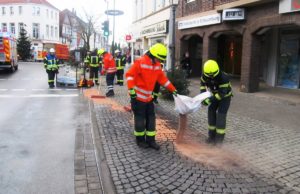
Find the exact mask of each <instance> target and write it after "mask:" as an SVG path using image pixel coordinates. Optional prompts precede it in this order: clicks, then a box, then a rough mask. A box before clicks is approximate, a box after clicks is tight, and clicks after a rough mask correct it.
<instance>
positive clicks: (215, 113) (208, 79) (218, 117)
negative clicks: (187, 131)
mask: <svg viewBox="0 0 300 194" xmlns="http://www.w3.org/2000/svg"><path fill="white" fill-rule="evenodd" d="M207 89H208V90H209V91H210V92H211V93H212V96H211V97H209V98H207V99H205V100H204V101H203V102H202V104H203V105H206V106H208V139H207V143H213V144H218V143H222V142H223V140H224V137H225V133H226V116H227V111H228V109H229V106H230V101H231V97H232V89H231V84H230V80H229V77H228V76H227V74H225V73H224V72H222V71H220V69H219V66H218V64H217V62H216V61H214V60H208V61H206V62H205V64H204V66H203V74H202V76H201V84H200V93H203V92H206V91H207Z"/></svg>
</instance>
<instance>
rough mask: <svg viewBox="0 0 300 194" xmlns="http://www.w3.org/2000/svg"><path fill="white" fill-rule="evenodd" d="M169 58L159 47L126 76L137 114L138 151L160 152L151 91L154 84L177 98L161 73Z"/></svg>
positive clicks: (170, 84)
mask: <svg viewBox="0 0 300 194" xmlns="http://www.w3.org/2000/svg"><path fill="white" fill-rule="evenodd" d="M166 57H167V48H166V47H165V46H164V45H163V44H161V43H157V44H155V45H153V46H152V47H151V48H150V50H149V51H148V52H146V54H145V55H143V56H142V57H141V58H139V59H137V60H136V61H135V62H134V64H133V65H132V66H131V68H130V69H129V70H128V71H127V73H126V80H127V87H128V90H129V95H130V97H131V108H132V110H133V113H134V135H135V136H136V142H137V145H138V146H139V147H142V148H147V147H150V148H153V149H156V150H159V149H160V146H159V145H158V144H157V143H156V141H155V135H156V131H155V112H154V104H153V97H152V91H153V89H154V86H155V83H156V82H158V83H159V84H160V85H162V86H164V87H165V88H167V89H168V90H169V91H170V92H172V93H173V94H174V95H177V91H176V89H175V87H174V86H173V84H172V83H171V82H170V81H169V80H168V78H167V77H166V76H165V74H164V72H163V71H162V69H161V63H160V62H162V61H165V60H166Z"/></svg>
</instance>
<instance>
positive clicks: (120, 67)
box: [115, 49, 126, 86]
mask: <svg viewBox="0 0 300 194" xmlns="http://www.w3.org/2000/svg"><path fill="white" fill-rule="evenodd" d="M115 61H116V66H117V84H118V85H119V86H123V84H124V67H125V65H126V56H124V55H122V53H121V51H120V50H119V49H117V50H116V51H115Z"/></svg>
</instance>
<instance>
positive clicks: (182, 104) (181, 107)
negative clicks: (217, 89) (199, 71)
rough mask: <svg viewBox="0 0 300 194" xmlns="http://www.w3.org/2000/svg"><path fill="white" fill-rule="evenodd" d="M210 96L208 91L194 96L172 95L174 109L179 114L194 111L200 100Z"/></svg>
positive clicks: (197, 107) (198, 106)
mask: <svg viewBox="0 0 300 194" xmlns="http://www.w3.org/2000/svg"><path fill="white" fill-rule="evenodd" d="M210 96H211V94H210V92H204V93H201V94H198V95H197V96H195V97H194V98H191V97H188V96H184V95H179V94H177V96H174V101H175V111H176V112H178V113H179V114H188V113H193V112H196V111H197V110H199V108H200V107H201V102H202V101H203V100H205V99H206V98H208V97H210Z"/></svg>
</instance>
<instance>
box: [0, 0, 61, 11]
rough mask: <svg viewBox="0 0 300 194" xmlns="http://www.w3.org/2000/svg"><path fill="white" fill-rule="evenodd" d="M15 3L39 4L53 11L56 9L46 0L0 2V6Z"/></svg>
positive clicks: (8, 0)
mask: <svg viewBox="0 0 300 194" xmlns="http://www.w3.org/2000/svg"><path fill="white" fill-rule="evenodd" d="M16 3H24V4H26V3H34V4H41V5H47V6H49V7H52V8H54V9H57V8H56V7H55V6H54V5H52V4H51V3H49V2H48V1H47V0H0V5H1V4H2V5H3V4H16ZM57 10H59V9H57Z"/></svg>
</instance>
